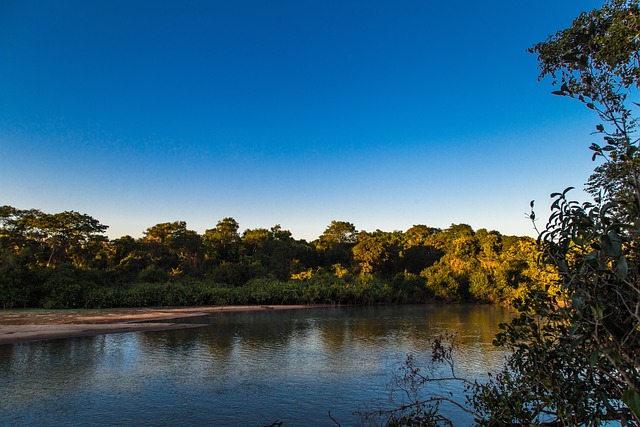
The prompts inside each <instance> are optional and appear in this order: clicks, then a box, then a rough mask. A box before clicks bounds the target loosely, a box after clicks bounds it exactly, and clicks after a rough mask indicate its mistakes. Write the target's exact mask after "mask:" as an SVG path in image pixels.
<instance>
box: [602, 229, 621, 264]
mask: <svg viewBox="0 0 640 427" xmlns="http://www.w3.org/2000/svg"><path fill="white" fill-rule="evenodd" d="M600 244H601V245H602V249H603V250H604V251H605V252H606V253H607V255H609V256H610V257H612V258H620V255H622V239H621V238H620V236H619V235H618V233H616V232H615V231H610V232H608V233H607V234H605V235H604V236H602V238H601V239H600Z"/></svg>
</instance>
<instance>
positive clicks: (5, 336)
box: [0, 305, 326, 345]
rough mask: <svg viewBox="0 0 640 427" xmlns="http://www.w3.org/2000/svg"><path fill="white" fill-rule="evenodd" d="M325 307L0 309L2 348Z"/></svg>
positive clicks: (0, 342)
mask: <svg viewBox="0 0 640 427" xmlns="http://www.w3.org/2000/svg"><path fill="white" fill-rule="evenodd" d="M318 307H326V306H323V305H313V306H308V305H260V306H206V307H157V308H117V309H104V310H0V345H3V344H16V343H24V342H34V341H45V340H51V339H60V338H73V337H82V336H95V335H103V334H115V333H124V332H141V331H162V330H171V329H185V328H197V327H201V326H203V325H198V324H185V323H179V322H176V323H153V321H154V320H162V321H166V320H173V319H181V318H185V317H195V316H206V315H209V314H213V313H220V312H232V311H266V310H295V309H302V308H318Z"/></svg>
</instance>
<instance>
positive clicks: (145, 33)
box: [0, 0, 599, 240]
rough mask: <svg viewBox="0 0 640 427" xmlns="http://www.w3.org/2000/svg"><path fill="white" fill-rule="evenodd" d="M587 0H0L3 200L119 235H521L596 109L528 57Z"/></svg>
mask: <svg viewBox="0 0 640 427" xmlns="http://www.w3.org/2000/svg"><path fill="white" fill-rule="evenodd" d="M598 5H599V2H595V1H580V2H577V1H568V0H566V1H562V0H561V1H547V0H539V1H536V2H514V1H512V0H510V1H506V0H496V1H489V2H477V1H467V0H461V1H457V2H431V1H425V0H422V1H417V0H394V1H378V0H373V1H345V0H340V1H338V0H308V1H300V0H291V1H280V0H274V1H255V0H234V1H213V0H209V1H197V0H191V1H184V2H178V1H159V0H158V1H137V0H126V1H121V0H104V1H101V0H92V1H84V0H79V1H68V0H60V1H41V0H40V1H31V0H3V1H1V2H0V204H8V205H12V206H15V207H17V208H21V209H29V208H39V209H42V210H44V211H46V212H60V211H64V210H75V211H79V212H82V213H87V214H89V215H91V216H93V217H95V218H97V219H99V220H100V221H101V222H102V223H104V224H106V225H109V226H110V229H109V230H108V233H107V234H108V235H109V236H110V237H112V238H115V237H119V236H122V235H125V234H130V235H132V236H134V237H138V236H141V235H142V232H143V231H144V230H145V229H146V228H147V227H150V226H152V225H154V224H157V223H160V222H166V221H177V220H183V221H187V225H188V227H189V228H191V229H194V230H196V231H198V232H201V233H202V232H204V230H205V229H207V228H212V227H214V226H215V224H216V223H217V221H218V220H220V219H222V218H224V217H228V216H231V217H233V218H235V219H236V220H237V221H238V222H239V223H240V227H241V230H244V229H246V228H256V227H266V228H268V227H271V226H273V225H275V224H281V225H282V227H283V228H285V229H288V230H291V231H292V233H293V235H294V237H296V238H304V239H307V240H313V239H315V238H317V237H318V236H319V235H320V234H321V233H322V231H323V230H324V229H325V228H326V226H327V225H328V224H329V223H330V222H331V220H342V221H350V222H353V223H354V224H355V225H356V227H357V228H358V229H359V230H369V231H373V230H375V229H382V230H386V231H392V230H406V229H407V228H409V227H411V226H412V225H414V224H426V225H429V226H434V227H441V228H446V227H448V226H449V225H450V224H452V223H467V224H470V225H471V226H472V227H473V228H474V229H479V228H487V229H495V230H498V231H500V232H501V233H503V234H517V235H533V233H534V232H533V230H532V227H531V224H530V223H529V222H528V221H527V219H526V218H525V215H524V214H525V212H526V211H527V210H528V205H529V201H530V200H532V199H535V200H536V203H537V205H538V211H539V215H542V216H544V215H546V213H547V212H548V205H549V193H551V192H553V191H558V190H562V189H564V188H565V187H567V186H575V187H578V188H582V185H583V183H584V182H585V181H586V179H587V178H588V176H589V174H590V172H591V171H592V169H593V167H594V164H593V163H592V162H591V159H590V153H589V151H588V146H589V145H590V143H591V142H592V141H593V137H592V136H590V132H591V131H592V130H593V129H594V127H595V125H596V124H597V123H598V121H597V118H596V117H595V116H594V115H593V113H592V112H591V111H590V110H587V109H586V108H584V107H582V106H581V105H580V104H578V103H577V102H573V101H571V100H568V99H564V98H558V97H554V96H552V95H551V94H550V92H551V91H552V90H553V88H552V87H551V82H550V81H543V82H538V81H537V75H538V71H537V69H536V67H537V62H536V58H535V57H534V56H533V55H531V54H528V53H526V48H528V47H530V46H531V45H532V44H534V43H535V42H538V41H542V40H544V39H545V38H546V37H547V36H548V35H549V34H551V33H553V32H555V31H556V30H558V29H562V28H565V27H567V26H568V25H570V23H571V20H572V19H573V18H574V17H575V16H577V14H578V13H579V12H580V11H581V10H584V9H591V8H594V7H597V6H598ZM576 196H578V197H579V196H580V195H579V193H576Z"/></svg>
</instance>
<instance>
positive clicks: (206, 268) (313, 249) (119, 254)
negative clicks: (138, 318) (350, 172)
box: [0, 206, 554, 308]
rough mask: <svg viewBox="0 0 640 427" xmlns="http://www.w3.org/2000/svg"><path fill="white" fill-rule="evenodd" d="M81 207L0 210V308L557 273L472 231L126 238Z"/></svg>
mask: <svg viewBox="0 0 640 427" xmlns="http://www.w3.org/2000/svg"><path fill="white" fill-rule="evenodd" d="M106 229H107V226H105V225H103V224H101V223H100V222H99V221H98V220H96V219H94V218H92V217H91V216H89V215H86V214H80V213H78V212H73V211H69V212H62V213H56V214H48V213H44V212H42V211H40V210H36V209H29V210H20V209H17V208H14V207H11V206H3V207H0V307H2V308H23V307H43V308H110V307H144V306H181V305H204V304H212V305H236V304H373V303H419V302H425V301H431V300H434V299H441V300H446V301H463V300H472V301H482V302H492V303H498V304H508V303H510V302H511V301H512V300H514V299H515V298H517V297H519V296H522V295H524V293H525V292H527V291H529V290H532V289H543V288H544V287H545V286H546V285H547V284H548V283H549V282H550V280H551V279H552V278H553V277H554V274H553V273H552V272H551V270H548V271H545V270H544V269H540V267H539V266H538V265H537V263H536V258H537V257H538V255H539V252H538V249H537V247H536V244H535V241H534V240H533V239H531V238H529V237H514V236H503V235H501V234H500V233H498V232H496V231H487V230H484V229H481V230H477V231H474V230H473V229H472V228H471V227H470V226H468V225H465V224H458V225H452V226H451V227H449V228H447V229H445V230H440V229H436V228H431V227H427V226H424V225H416V226H414V227H412V228H410V229H408V230H407V231H405V232H401V231H394V232H383V231H379V230H376V231H374V232H366V231H360V232H358V231H357V230H356V228H355V226H354V225H353V224H352V223H349V222H345V221H332V222H331V224H330V225H329V226H328V227H327V228H326V230H325V231H324V233H323V234H322V235H321V236H320V237H319V238H318V239H317V240H316V241H313V242H307V241H305V240H296V239H294V238H293V237H292V235H291V233H290V232H289V231H287V230H284V229H282V228H281V227H280V226H278V225H276V226H274V227H272V228H270V229H264V228H258V229H249V230H245V231H244V232H243V233H240V232H239V224H238V223H237V222H236V221H235V220H234V219H233V218H224V219H222V220H220V221H218V223H217V225H216V226H215V227H214V228H212V229H209V230H206V231H205V233H204V234H203V235H200V234H199V233H197V232H195V231H193V230H190V229H188V228H187V224H186V223H185V222H183V221H176V222H168V223H161V224H156V225H154V226H152V227H150V228H148V229H147V230H146V231H145V232H144V236H143V237H142V238H139V239H134V238H132V237H130V236H124V237H121V238H118V239H114V240H108V239H107V238H106V237H105V236H104V232H105V230H106Z"/></svg>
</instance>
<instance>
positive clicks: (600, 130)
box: [596, 125, 604, 132]
mask: <svg viewBox="0 0 640 427" xmlns="http://www.w3.org/2000/svg"><path fill="white" fill-rule="evenodd" d="M596 130H598V131H599V132H604V126H603V125H598V126H596Z"/></svg>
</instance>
